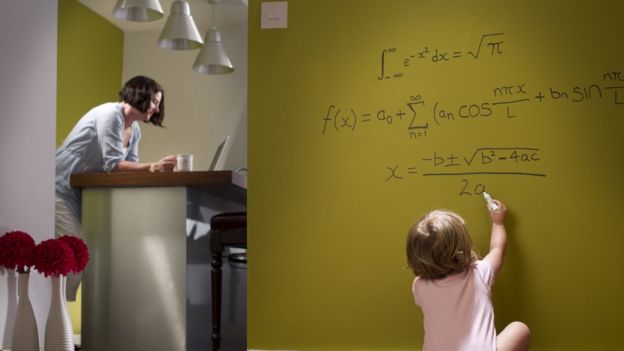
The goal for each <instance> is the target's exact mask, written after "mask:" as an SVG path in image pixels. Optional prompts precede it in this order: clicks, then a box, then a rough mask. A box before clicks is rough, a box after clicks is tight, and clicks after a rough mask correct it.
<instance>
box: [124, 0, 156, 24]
mask: <svg viewBox="0 0 624 351" xmlns="http://www.w3.org/2000/svg"><path fill="white" fill-rule="evenodd" d="M113 16H115V17H116V18H119V19H122V20H126V21H132V22H148V21H155V20H158V19H161V18H162V17H163V16H164V12H163V9H162V7H161V6H160V3H159V2H158V0H117V4H116V5H115V7H114V8H113Z"/></svg>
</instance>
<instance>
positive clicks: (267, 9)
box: [260, 1, 288, 28]
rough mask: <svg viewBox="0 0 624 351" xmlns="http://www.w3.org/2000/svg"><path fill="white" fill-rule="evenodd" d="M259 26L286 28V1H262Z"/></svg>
mask: <svg viewBox="0 0 624 351" xmlns="http://www.w3.org/2000/svg"><path fill="white" fill-rule="evenodd" d="M260 12H261V17H262V18H261V19H260V28H286V27H287V26H288V1H272V2H263V3H262V8H261V11H260Z"/></svg>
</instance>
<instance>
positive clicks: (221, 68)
mask: <svg viewBox="0 0 624 351" xmlns="http://www.w3.org/2000/svg"><path fill="white" fill-rule="evenodd" d="M205 39H206V40H205V42H206V43H205V44H204V46H203V47H202V49H201V50H200V51H199V55H197V59H196V60H195V63H194V64H193V71H195V72H198V73H204V74H226V73H231V72H234V66H232V62H231V61H230V58H229V57H228V56H227V54H226V53H225V48H224V47H223V42H222V41H221V34H220V33H219V31H218V30H217V28H215V27H212V28H210V29H209V30H208V32H206V37H205Z"/></svg>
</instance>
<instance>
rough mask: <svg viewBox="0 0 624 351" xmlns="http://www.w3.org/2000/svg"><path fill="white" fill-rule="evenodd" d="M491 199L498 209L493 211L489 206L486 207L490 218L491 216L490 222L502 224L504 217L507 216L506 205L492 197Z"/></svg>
mask: <svg viewBox="0 0 624 351" xmlns="http://www.w3.org/2000/svg"><path fill="white" fill-rule="evenodd" d="M492 201H494V203H496V205H497V206H498V209H497V210H496V211H494V210H492V208H491V207H490V206H488V207H487V208H488V211H489V212H490V218H492V222H494V223H496V224H503V223H504V222H505V217H506V216H507V206H505V204H504V203H502V202H500V201H498V200H496V199H492Z"/></svg>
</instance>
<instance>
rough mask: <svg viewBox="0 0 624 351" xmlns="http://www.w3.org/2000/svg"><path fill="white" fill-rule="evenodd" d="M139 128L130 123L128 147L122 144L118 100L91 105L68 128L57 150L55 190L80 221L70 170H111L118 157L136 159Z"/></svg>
mask: <svg viewBox="0 0 624 351" xmlns="http://www.w3.org/2000/svg"><path fill="white" fill-rule="evenodd" d="M140 139H141V129H140V128H139V124H138V122H134V123H132V135H131V136H130V142H129V143H128V148H124V146H123V142H124V116H123V106H122V104H121V103H120V102H109V103H105V104H102V105H99V106H96V107H94V108H92V109H91V110H90V111H89V112H87V113H86V114H85V115H84V116H82V118H80V120H79V121H78V123H76V125H75V126H74V128H73V129H72V130H71V132H70V133H69V135H68V136H67V138H66V139H65V141H64V142H63V145H61V146H60V147H59V148H58V149H57V150H56V194H57V195H58V196H59V197H60V198H61V199H63V201H65V204H67V207H69V210H70V211H71V212H72V214H73V215H74V216H76V219H78V220H79V221H80V220H81V217H82V211H81V210H82V209H81V206H82V193H81V191H80V189H75V188H72V187H71V186H70V185H69V177H70V175H71V174H72V173H83V172H110V171H112V170H113V168H115V166H117V164H118V163H119V162H121V161H124V160H126V161H133V162H138V161H139V149H138V146H139V140H140Z"/></svg>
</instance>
